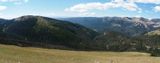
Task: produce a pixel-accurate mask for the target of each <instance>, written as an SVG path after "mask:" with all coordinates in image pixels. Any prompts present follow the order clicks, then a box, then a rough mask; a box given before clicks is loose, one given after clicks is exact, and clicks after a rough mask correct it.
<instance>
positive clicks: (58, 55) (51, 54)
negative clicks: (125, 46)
mask: <svg viewBox="0 0 160 63" xmlns="http://www.w3.org/2000/svg"><path fill="white" fill-rule="evenodd" d="M0 63H160V57H151V56H150V54H147V53H139V52H98V51H90V52H89V51H68V50H58V49H42V48H32V47H17V46H12V45H0Z"/></svg>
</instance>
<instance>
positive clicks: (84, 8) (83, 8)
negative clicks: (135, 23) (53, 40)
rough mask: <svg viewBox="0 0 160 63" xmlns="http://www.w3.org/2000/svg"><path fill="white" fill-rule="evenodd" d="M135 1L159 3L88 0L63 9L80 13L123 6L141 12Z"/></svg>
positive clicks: (129, 0)
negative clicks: (89, 0)
mask: <svg viewBox="0 0 160 63" xmlns="http://www.w3.org/2000/svg"><path fill="white" fill-rule="evenodd" d="M136 3H152V4H156V5H157V4H160V0H112V1H110V2H106V3H100V2H90V3H85V4H77V5H73V6H72V7H70V8H66V9H65V11H67V12H68V11H69V12H76V13H80V14H85V13H93V12H90V11H91V10H107V9H110V8H124V9H127V10H129V11H137V12H138V13H140V12H142V9H141V8H140V7H139V6H138V5H137V4H136Z"/></svg>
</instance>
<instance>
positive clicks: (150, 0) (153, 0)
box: [126, 0, 160, 4]
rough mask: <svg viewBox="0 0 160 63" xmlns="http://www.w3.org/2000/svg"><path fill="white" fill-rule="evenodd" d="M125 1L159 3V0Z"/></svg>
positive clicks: (131, 0) (130, 0)
mask: <svg viewBox="0 0 160 63" xmlns="http://www.w3.org/2000/svg"><path fill="white" fill-rule="evenodd" d="M126 1H127V2H133V3H135V2H136V3H153V4H160V0H126Z"/></svg>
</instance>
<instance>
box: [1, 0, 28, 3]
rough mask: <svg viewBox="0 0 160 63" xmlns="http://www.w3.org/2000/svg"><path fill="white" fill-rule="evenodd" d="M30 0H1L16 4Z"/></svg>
mask: <svg viewBox="0 0 160 63" xmlns="http://www.w3.org/2000/svg"><path fill="white" fill-rule="evenodd" d="M28 1H29V0H0V2H2V3H8V2H11V3H14V4H22V3H27V2H28Z"/></svg>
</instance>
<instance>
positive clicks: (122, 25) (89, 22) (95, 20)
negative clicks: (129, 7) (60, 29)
mask: <svg viewBox="0 0 160 63" xmlns="http://www.w3.org/2000/svg"><path fill="white" fill-rule="evenodd" d="M58 19H60V20H65V21H69V22H73V23H78V24H81V25H83V26H86V27H88V28H90V29H93V30H95V31H97V32H100V33H106V32H108V31H115V32H119V33H122V34H125V35H128V36H139V35H142V34H144V33H146V32H150V31H153V30H156V29H158V28H159V27H160V19H146V18H143V17H75V18H58Z"/></svg>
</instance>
